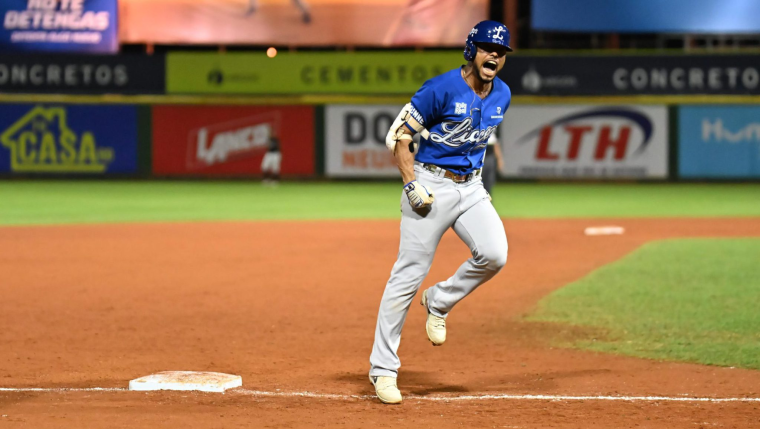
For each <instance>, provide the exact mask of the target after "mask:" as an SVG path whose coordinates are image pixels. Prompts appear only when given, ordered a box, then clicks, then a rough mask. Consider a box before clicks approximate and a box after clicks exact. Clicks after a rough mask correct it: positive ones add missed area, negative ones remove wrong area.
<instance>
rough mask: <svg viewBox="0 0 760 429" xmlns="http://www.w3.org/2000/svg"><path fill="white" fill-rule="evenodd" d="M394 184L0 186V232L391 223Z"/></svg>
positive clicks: (692, 192) (540, 188) (725, 204)
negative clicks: (42, 227) (105, 226)
mask: <svg viewBox="0 0 760 429" xmlns="http://www.w3.org/2000/svg"><path fill="white" fill-rule="evenodd" d="M493 194H494V197H495V199H494V205H495V206H496V209H497V210H498V211H499V213H500V214H501V215H502V216H503V217H520V218H562V217H642V216H643V217H675V216H678V217H681V216H760V184H499V185H498V186H497V188H496V189H495V191H494V192H493ZM400 196H401V184H400V183H395V182H382V183H359V182H337V183H315V182H307V183H283V184H281V185H280V186H279V187H277V188H268V187H264V186H262V185H261V184H259V183H257V182H174V181H165V182H161V181H146V182H122V181H109V182H98V181H0V225H23V224H59V223H90V222H150V221H198V220H209V221H213V220H276V219H284V220H286V219H397V218H398V217H399V198H400Z"/></svg>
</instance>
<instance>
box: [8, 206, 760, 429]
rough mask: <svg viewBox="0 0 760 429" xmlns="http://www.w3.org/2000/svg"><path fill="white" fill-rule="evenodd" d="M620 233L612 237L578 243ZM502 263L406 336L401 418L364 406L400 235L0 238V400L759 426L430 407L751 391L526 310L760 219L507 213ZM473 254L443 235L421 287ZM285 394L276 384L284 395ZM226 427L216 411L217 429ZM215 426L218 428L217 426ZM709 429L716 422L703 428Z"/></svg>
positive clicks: (65, 411) (617, 413)
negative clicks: (208, 375)
mask: <svg viewBox="0 0 760 429" xmlns="http://www.w3.org/2000/svg"><path fill="white" fill-rule="evenodd" d="M601 224H616V225H621V226H624V227H625V228H626V234H624V235H621V236H607V237H586V236H584V235H583V229H584V228H585V227H586V226H590V225H601ZM505 226H506V229H507V235H508V238H509V243H510V254H509V260H508V263H507V267H506V268H505V270H504V271H503V272H502V273H501V274H499V275H498V276H497V277H496V278H495V279H494V280H493V281H492V282H490V283H488V284H486V285H485V286H483V287H482V288H481V289H479V290H478V291H476V292H475V293H474V294H473V295H472V296H470V297H468V298H467V299H466V300H464V301H463V302H462V303H461V304H460V305H459V306H458V307H457V308H456V309H455V310H454V311H453V312H452V314H451V317H450V318H449V341H448V342H447V343H446V345H445V346H444V347H440V348H433V347H431V346H430V344H429V343H428V342H427V340H426V338H425V333H424V318H425V316H424V310H423V309H422V308H421V307H420V306H419V305H413V307H412V310H411V311H410V315H409V318H408V319H407V323H406V326H405V328H404V336H403V341H402V345H401V350H400V355H401V359H402V368H401V371H400V378H399V387H400V388H401V390H402V392H403V393H405V394H407V395H410V396H409V398H408V400H407V401H405V403H404V404H402V405H401V406H397V407H388V406H382V405H380V404H379V403H377V402H376V401H373V400H370V399H366V397H365V396H366V395H370V394H371V393H372V387H371V385H369V383H368V382H367V380H366V373H367V371H368V365H369V363H368V359H369V352H370V349H371V346H372V337H373V333H374V324H375V317H376V314H377V306H378V304H379V300H380V296H381V294H382V291H383V287H384V284H385V281H386V280H387V276H388V274H389V272H390V268H391V266H392V264H393V262H394V260H395V256H396V252H397V246H398V222H395V221H376V222H364V221H361V222H360V221H341V222H266V223H263V222H262V223H185V224H127V225H94V226H93V225H88V226H61V227H57V226H56V227H9V228H2V229H0V248H2V249H4V253H3V254H2V255H0V272H2V281H0V296H2V301H0V324H1V325H2V326H3V329H2V330H0V344H2V345H3V346H2V347H0V362H3V365H2V366H0V387H6V388H7V387H10V388H23V387H40V388H42V387H44V388H56V387H79V388H91V387H103V388H123V387H125V386H126V384H127V382H128V380H130V379H132V378H136V377H139V376H142V375H146V374H149V373H153V372H156V371H162V370H197V371H221V372H227V373H234V374H240V375H242V376H243V383H244V384H243V387H244V389H247V390H248V391H260V392H278V391H279V392H304V391H308V392H313V393H316V394H322V395H347V396H351V395H355V396H357V397H356V398H348V399H347V400H341V401H336V400H334V399H329V398H327V397H319V396H317V397H306V396H304V397H296V396H294V397H288V396H276V395H273V396H262V395H251V394H245V392H244V391H241V392H237V393H229V394H226V395H213V394H194V393H190V394H179V393H150V394H145V393H140V394H138V393H135V392H122V391H101V392H98V391H95V392H93V391H79V392H76V391H74V392H67V393H63V392H55V391H52V392H39V391H36V392H35V391H31V392H29V391H27V392H7V391H5V392H3V391H0V415H5V416H7V417H0V425H2V424H3V423H12V422H15V423H18V424H19V426H29V427H52V426H55V427H77V428H79V427H85V426H86V427H120V426H125V427H126V426H130V427H135V426H138V425H139V426H147V425H151V426H176V425H180V424H181V425H183V426H187V427H209V426H220V427H221V426H224V427H227V426H229V425H232V424H241V425H248V426H250V427H254V426H260V427H265V426H271V427H314V426H320V425H321V426H331V427H332V426H338V425H343V426H346V427H356V426H369V425H376V426H380V427H384V426H387V427H419V426H420V425H422V426H432V425H435V426H437V427H438V426H440V427H461V426H478V427H484V426H496V427H505V425H506V427H546V426H549V425H554V426H560V427H619V426H635V425H636V424H639V425H641V426H645V427H699V426H694V425H695V424H699V425H703V426H709V425H714V424H718V425H721V426H722V427H760V404H758V403H756V402H730V403H698V402H696V403H695V402H689V403H678V402H667V401H648V402H647V401H606V402H605V401H593V400H587V401H584V400H557V399H547V400H538V399H535V400H524V399H523V400H520V399H516V398H511V399H506V398H505V399H502V400H498V401H459V400H455V401H437V400H436V401H431V400H426V399H424V398H433V397H445V396H447V395H448V396H452V397H453V396H478V395H495V396H498V395H516V396H520V395H564V396H600V395H607V396H668V397H705V398H744V397H752V398H756V397H760V390H759V388H758V386H760V372H757V371H748V370H740V369H731V368H718V367H708V366H701V365H692V364H682V363H672V362H656V361H650V360H642V359H634V358H627V357H620V356H613V355H606V354H597V353H590V352H584V351H577V350H566V349H557V348H553V347H552V346H551V344H550V343H549V340H548V339H549V338H551V335H552V332H551V330H552V329H553V328H551V327H547V326H545V325H542V324H533V323H526V322H523V321H521V316H522V315H523V314H525V313H526V312H528V311H530V309H531V308H532V307H533V306H534V305H535V304H536V302H538V300H539V299H540V298H541V297H543V296H545V295H546V294H547V293H549V292H551V291H552V290H555V289H557V288H559V287H562V286H563V285H565V284H567V283H569V282H571V281H574V280H577V279H579V278H581V277H583V276H584V275H585V274H587V273H589V272H590V271H592V270H593V269H595V268H598V267H600V266H602V265H605V264H607V263H610V262H612V261H615V260H617V259H619V258H620V257H622V256H624V255H625V254H627V253H629V252H630V251H632V250H634V249H636V248H637V247H639V246H640V245H642V244H644V243H646V242H648V241H651V240H656V239H661V238H668V237H739V236H760V219H749V218H748V219H729V220H726V219H669V220H629V219H618V220H614V219H612V220H611V219H605V220H542V221H529V220H505ZM467 257H468V250H467V248H466V247H465V246H464V245H463V244H462V243H461V242H460V241H459V240H458V239H457V237H456V236H455V235H454V234H447V235H446V236H445V237H444V239H443V241H442V243H441V246H440V248H439V251H438V253H437V254H436V260H435V262H434V265H433V268H432V270H431V272H430V275H429V276H428V280H426V282H425V283H424V285H423V286H424V287H427V286H429V285H431V284H433V283H434V282H436V281H440V280H442V279H445V278H446V277H448V276H449V275H450V274H451V272H453V270H454V269H455V268H456V267H457V266H458V265H459V264H460V263H461V262H462V261H463V260H464V259H465V258H467ZM278 389H279V390H278ZM221 415H224V417H220V416H221ZM224 419H226V420H224ZM705 422H707V423H709V425H707V424H705Z"/></svg>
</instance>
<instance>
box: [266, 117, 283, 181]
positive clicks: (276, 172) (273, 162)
mask: <svg viewBox="0 0 760 429" xmlns="http://www.w3.org/2000/svg"><path fill="white" fill-rule="evenodd" d="M281 163H282V153H280V139H279V138H277V135H276V134H275V133H274V130H272V134H271V136H269V146H268V147H267V153H266V154H264V159H263V160H261V172H262V173H263V174H264V183H267V184H277V182H278V181H279V180H280V164H281Z"/></svg>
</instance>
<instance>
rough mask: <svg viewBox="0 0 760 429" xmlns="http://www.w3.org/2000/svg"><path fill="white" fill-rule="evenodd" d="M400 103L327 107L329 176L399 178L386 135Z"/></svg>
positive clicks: (399, 107) (327, 162) (327, 161)
mask: <svg viewBox="0 0 760 429" xmlns="http://www.w3.org/2000/svg"><path fill="white" fill-rule="evenodd" d="M402 107H403V106H401V105H382V106H369V105H361V106H352V105H333V106H327V107H326V108H325V122H326V126H325V160H326V168H325V173H326V174H327V176H329V177H399V171H398V167H397V166H396V160H395V158H394V157H393V154H391V153H390V151H388V148H387V147H386V146H385V135H386V134H387V133H388V129H389V128H390V126H391V124H392V123H393V120H394V119H396V116H397V115H398V112H399V111H401V108H402Z"/></svg>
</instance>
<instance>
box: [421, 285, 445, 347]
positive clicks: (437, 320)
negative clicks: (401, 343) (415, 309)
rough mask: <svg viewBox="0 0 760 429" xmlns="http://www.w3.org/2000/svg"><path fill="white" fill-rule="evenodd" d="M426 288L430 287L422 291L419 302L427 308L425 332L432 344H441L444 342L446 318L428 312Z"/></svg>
mask: <svg viewBox="0 0 760 429" xmlns="http://www.w3.org/2000/svg"><path fill="white" fill-rule="evenodd" d="M428 290H430V289H427V290H425V291H424V292H422V302H421V303H420V304H422V305H423V306H424V307H425V310H427V313H428V316H427V322H426V323H425V331H426V332H427V336H428V339H429V340H430V342H431V343H433V345H434V346H441V345H443V343H444V342H446V319H444V318H443V317H438V316H436V315H435V314H432V313H431V312H430V308H428V302H427V293H428Z"/></svg>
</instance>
